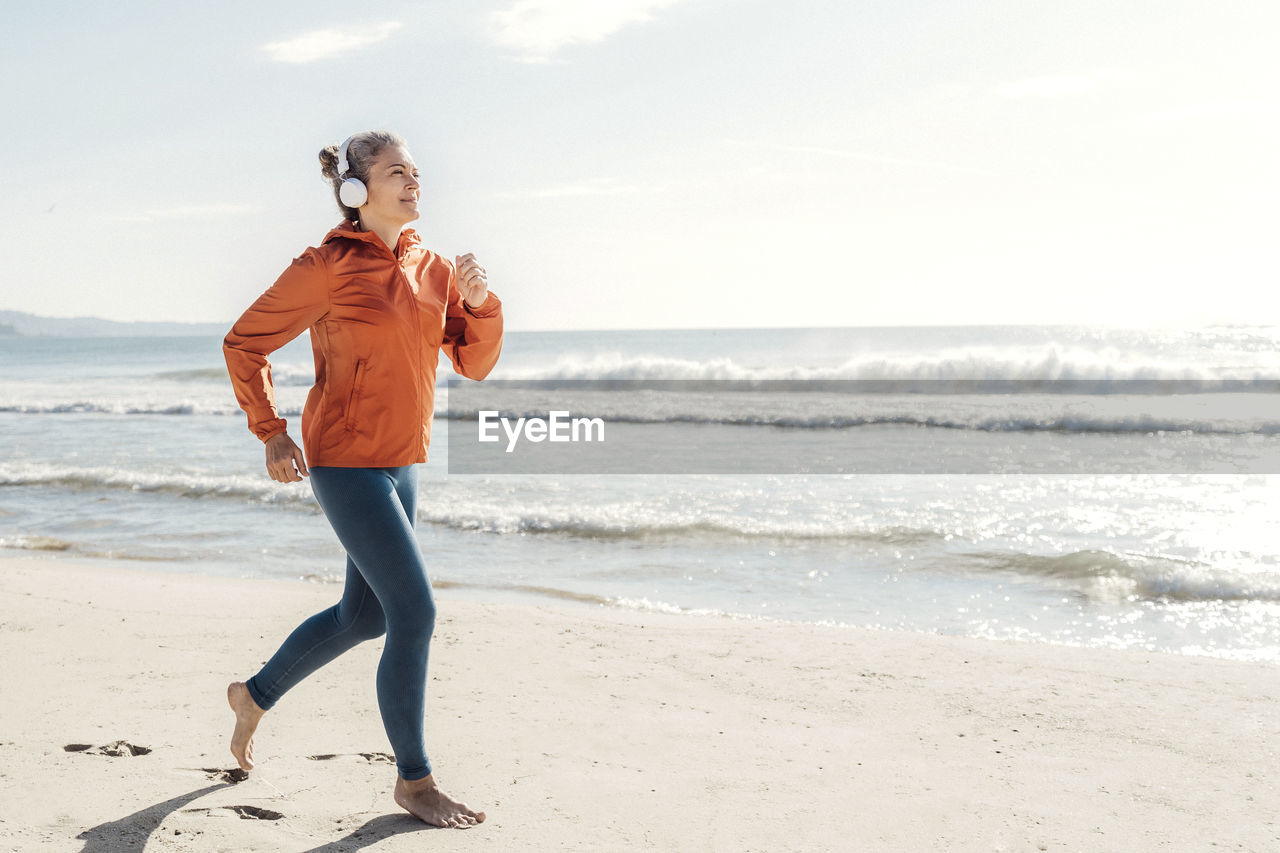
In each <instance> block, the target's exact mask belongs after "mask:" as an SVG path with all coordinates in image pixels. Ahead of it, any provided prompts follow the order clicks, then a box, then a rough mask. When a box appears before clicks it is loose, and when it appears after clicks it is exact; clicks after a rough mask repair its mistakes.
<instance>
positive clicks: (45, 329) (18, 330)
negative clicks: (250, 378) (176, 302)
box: [0, 311, 231, 338]
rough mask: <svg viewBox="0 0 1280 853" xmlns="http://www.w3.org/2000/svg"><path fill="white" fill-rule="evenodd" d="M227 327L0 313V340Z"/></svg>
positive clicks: (207, 331)
mask: <svg viewBox="0 0 1280 853" xmlns="http://www.w3.org/2000/svg"><path fill="white" fill-rule="evenodd" d="M230 328H231V322H230V321H228V322H226V323H148V322H137V323H121V322H119V321H117V320H104V319H102V318H101V317H41V316H39V315H38V314H27V313H26V312H24V311H0V336H4V335H9V336H13V335H22V336H29V337H41V336H43V337H61V338H91V337H104V338H119V337H142V336H152V337H162V336H185V335H225V334H226V333H227V330H228V329H230Z"/></svg>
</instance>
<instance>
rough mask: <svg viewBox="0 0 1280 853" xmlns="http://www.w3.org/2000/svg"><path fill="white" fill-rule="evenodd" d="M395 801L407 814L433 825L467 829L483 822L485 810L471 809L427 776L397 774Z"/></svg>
mask: <svg viewBox="0 0 1280 853" xmlns="http://www.w3.org/2000/svg"><path fill="white" fill-rule="evenodd" d="M395 797H396V803H397V804H398V805H399V806H400V807H401V808H402V809H404V810H405V811H407V812H408V813H409V814H411V815H413V816H414V817H416V818H418V819H419V820H422V821H425V822H426V823H429V824H431V825H432V826H453V827H457V828H458V829H467V828H468V827H472V826H475V825H476V824H477V823H484V812H473V811H472V810H471V809H469V808H467V804H466V803H460V802H458V801H457V800H455V799H454V798H453V797H450V796H449V795H448V794H446V793H445V792H444V791H441V790H440V789H439V788H437V787H436V780H435V779H433V778H431V777H430V776H428V777H426V778H425V779H415V780H413V781H412V782H410V781H408V780H405V779H401V778H400V777H399V776H397V777H396V793H395Z"/></svg>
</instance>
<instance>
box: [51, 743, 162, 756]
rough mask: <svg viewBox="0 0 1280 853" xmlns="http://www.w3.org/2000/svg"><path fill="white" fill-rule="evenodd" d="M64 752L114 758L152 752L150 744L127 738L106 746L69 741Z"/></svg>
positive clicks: (63, 749)
mask: <svg viewBox="0 0 1280 853" xmlns="http://www.w3.org/2000/svg"><path fill="white" fill-rule="evenodd" d="M62 751H63V752H83V753H84V754H85V755H109V756H111V757H112V758H121V757H124V756H133V755H146V754H147V753H149V752H151V747H149V746H136V745H134V744H132V743H129V742H128V741H127V740H118V741H116V742H115V743H109V744H106V745H105V746H94V745H93V744H91V743H69V744H67V745H66V746H64V747H63V748H62Z"/></svg>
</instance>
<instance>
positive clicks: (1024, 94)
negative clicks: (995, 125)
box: [995, 68, 1137, 98]
mask: <svg viewBox="0 0 1280 853" xmlns="http://www.w3.org/2000/svg"><path fill="white" fill-rule="evenodd" d="M1136 76H1137V75H1135V74H1133V73H1132V72H1129V71H1121V70H1119V69H1115V68H1100V69H1098V70H1097V71H1089V72H1085V73H1081V74H1050V75H1047V76H1044V77H1028V78H1026V79H1023V80H1013V81H1011V82H1008V83H1002V84H1000V85H999V86H997V87H996V89H995V92H996V94H997V95H1000V96H1001V97H1004V98H1076V97H1079V96H1081V95H1087V94H1089V93H1090V92H1096V91H1097V90H1099V89H1102V88H1103V87H1105V86H1108V85H1112V84H1115V83H1123V82H1129V81H1132V80H1134V79H1135V78H1136Z"/></svg>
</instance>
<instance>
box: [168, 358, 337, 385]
mask: <svg viewBox="0 0 1280 853" xmlns="http://www.w3.org/2000/svg"><path fill="white" fill-rule="evenodd" d="M152 378H154V379H160V380H164V381H168V382H217V383H219V384H221V385H226V386H227V388H228V389H230V387H231V385H230V382H231V380H230V379H228V377H227V368H226V367H197V368H190V369H186V370H162V371H160V372H159V373H156V374H153V375H152ZM271 381H272V383H273V384H275V385H295V386H296V385H301V386H309V385H312V384H313V383H314V382H315V381H316V376H315V369H314V368H313V367H312V366H311V365H309V364H308V365H299V364H291V363H289V362H281V363H279V364H272V365H271Z"/></svg>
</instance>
